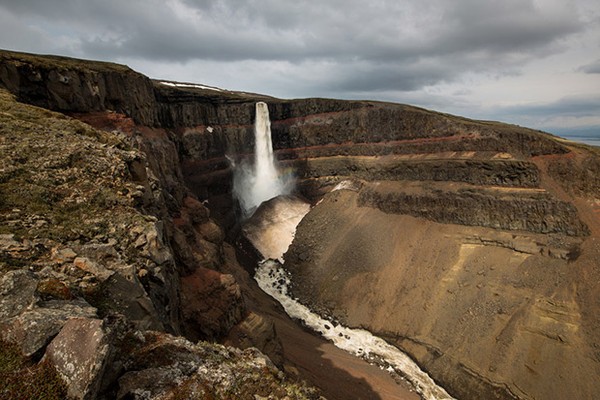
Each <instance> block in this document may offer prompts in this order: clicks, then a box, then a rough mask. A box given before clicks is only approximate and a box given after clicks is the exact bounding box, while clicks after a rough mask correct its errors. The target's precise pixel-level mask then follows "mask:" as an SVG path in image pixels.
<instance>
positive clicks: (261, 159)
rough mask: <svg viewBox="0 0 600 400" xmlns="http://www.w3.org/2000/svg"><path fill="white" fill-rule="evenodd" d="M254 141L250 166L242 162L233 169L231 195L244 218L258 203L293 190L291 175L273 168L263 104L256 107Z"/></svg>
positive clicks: (269, 128) (268, 130) (266, 117)
mask: <svg viewBox="0 0 600 400" xmlns="http://www.w3.org/2000/svg"><path fill="white" fill-rule="evenodd" d="M254 140H255V144H254V162H253V163H252V165H250V166H249V165H247V163H243V162H242V163H239V164H236V165H234V177H233V194H234V196H235V197H236V198H237V199H238V201H239V203H240V207H241V208H242V213H243V214H244V217H249V216H250V215H252V213H253V212H254V210H256V208H257V207H258V206H259V205H260V204H261V203H262V202H264V201H267V200H269V199H272V198H273V197H277V196H279V195H282V194H288V193H290V192H291V190H292V188H293V179H292V177H291V174H289V173H287V174H282V173H281V171H280V170H279V169H278V168H277V165H276V162H275V157H274V156H273V143H272V140H271V120H270V119H269V108H268V107H267V104H266V103H264V102H258V103H256V118H255V121H254Z"/></svg>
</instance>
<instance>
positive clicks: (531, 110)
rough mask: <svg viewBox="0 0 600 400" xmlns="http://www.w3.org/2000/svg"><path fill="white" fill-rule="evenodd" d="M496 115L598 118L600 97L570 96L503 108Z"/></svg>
mask: <svg viewBox="0 0 600 400" xmlns="http://www.w3.org/2000/svg"><path fill="white" fill-rule="evenodd" d="M496 113H497V114H498V115H513V116H514V115H519V116H530V117H557V116H561V117H596V116H598V115H600V95H597V96H570V97H564V98H562V99H559V100H557V101H553V102H550V103H544V104H531V105H527V104H525V105H519V106H511V107H503V108H500V109H498V110H497V111H496Z"/></svg>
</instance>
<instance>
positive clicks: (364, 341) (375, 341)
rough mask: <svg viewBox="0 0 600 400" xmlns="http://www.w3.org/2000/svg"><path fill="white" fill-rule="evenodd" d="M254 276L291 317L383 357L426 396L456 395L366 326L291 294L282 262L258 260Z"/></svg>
mask: <svg viewBox="0 0 600 400" xmlns="http://www.w3.org/2000/svg"><path fill="white" fill-rule="evenodd" d="M254 279H255V280H256V282H257V283H258V286H260V288H261V289H262V290H263V291H264V292H265V293H267V294H269V295H270V296H271V297H273V298H274V299H276V300H277V301H278V302H279V303H280V304H281V305H282V306H283V308H284V309H285V311H286V313H287V314H288V315H289V316H290V317H292V318H295V319H299V320H300V321H302V322H303V323H304V324H305V325H307V326H308V327H310V328H311V329H312V330H314V331H315V332H318V333H319V334H321V335H322V336H323V337H325V338H326V339H328V340H330V341H331V342H333V344H334V345H335V346H336V347H338V348H340V349H342V350H345V351H347V352H349V353H351V354H354V355H356V356H358V357H361V358H364V359H365V360H367V361H373V360H379V362H381V361H383V363H384V364H387V367H386V369H388V371H390V372H391V370H393V371H395V372H397V373H399V374H400V375H402V376H404V377H405V378H406V379H407V380H409V381H410V382H411V383H412V384H413V385H414V387H415V390H416V391H417V392H418V393H419V394H420V395H421V396H422V397H423V398H424V399H426V400H444V399H453V397H451V396H450V395H449V394H448V393H447V392H446V391H445V390H444V389H443V388H442V387H440V386H438V385H437V384H436V383H435V382H434V381H433V379H431V377H430V376H429V375H427V373H426V372H424V371H422V370H421V369H420V368H419V366H418V365H417V364H416V363H415V362H414V361H413V360H411V359H410V357H408V356H407V355H406V354H404V353H403V352H401V351H400V350H399V349H398V348H396V347H394V346H392V345H390V344H389V343H387V342H386V341H385V340H383V339H381V338H379V337H377V336H375V335H373V334H372V333H370V332H368V331H366V330H363V329H350V328H347V327H345V326H342V325H340V324H336V323H333V322H331V321H328V320H326V319H324V318H321V317H320V316H318V315H317V314H315V313H313V312H312V311H311V310H310V309H309V308H308V307H306V306H304V305H303V304H301V303H300V302H299V301H298V300H296V299H293V298H291V297H290V295H289V292H288V287H289V284H290V277H289V273H288V272H287V271H286V270H285V269H284V268H283V266H282V265H281V264H280V263H278V262H276V261H273V260H266V261H263V262H262V263H260V264H259V266H258V268H257V270H256V274H255V276H254Z"/></svg>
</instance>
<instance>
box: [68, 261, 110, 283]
mask: <svg viewBox="0 0 600 400" xmlns="http://www.w3.org/2000/svg"><path fill="white" fill-rule="evenodd" d="M73 265H75V266H76V267H77V268H79V269H80V270H82V271H85V272H87V273H90V274H92V275H94V276H95V277H96V278H98V280H100V281H101V282H104V281H105V280H107V279H108V278H110V277H111V276H112V275H113V274H114V272H113V271H111V270H108V269H106V268H105V267H103V266H102V265H100V264H98V263H96V262H94V261H92V260H90V259H88V258H85V257H77V258H75V260H74V261H73Z"/></svg>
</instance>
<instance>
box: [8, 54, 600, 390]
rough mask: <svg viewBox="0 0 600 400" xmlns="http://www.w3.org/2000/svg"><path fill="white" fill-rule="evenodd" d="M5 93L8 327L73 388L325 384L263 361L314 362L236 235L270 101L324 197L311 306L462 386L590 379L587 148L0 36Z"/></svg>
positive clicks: (303, 272) (306, 270)
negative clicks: (236, 186)
mask: <svg viewBox="0 0 600 400" xmlns="http://www.w3.org/2000/svg"><path fill="white" fill-rule="evenodd" d="M0 87H2V88H4V90H2V91H1V92H0V96H1V98H0V101H1V107H0V111H1V113H0V131H1V136H0V140H1V142H0V146H2V152H1V153H0V154H1V155H2V166H1V170H0V189H1V190H0V194H1V197H0V218H1V221H2V223H1V225H0V230H1V231H2V232H0V233H1V234H2V236H1V237H0V246H1V248H0V250H1V251H2V253H1V254H2V259H1V260H0V261H1V264H0V270H1V273H2V278H1V281H0V325H1V326H2V329H1V330H0V335H1V336H2V340H3V343H4V344H6V346H5V347H6V348H8V347H10V348H11V349H13V350H14V346H15V345H16V346H17V350H18V352H19V353H20V354H21V355H26V356H28V357H29V362H32V363H38V364H40V360H41V363H43V364H44V365H46V364H48V363H49V364H50V365H51V366H53V367H55V368H56V370H57V371H58V375H57V376H58V379H59V382H60V381H61V380H62V381H66V382H68V383H69V385H68V390H69V394H70V395H72V396H75V397H77V398H102V397H103V396H104V397H107V398H114V397H117V398H202V396H205V398H210V396H214V397H217V398H219V397H221V398H244V397H240V396H242V393H244V395H245V394H246V393H247V395H248V398H254V397H253V396H254V394H256V395H259V396H264V397H267V396H268V395H271V396H272V397H275V398H278V397H285V396H289V397H290V398H314V397H317V396H318V394H317V393H316V392H315V391H314V389H310V388H307V387H306V386H303V385H302V384H297V383H292V382H291V380H290V379H289V378H287V377H286V376H284V375H282V374H281V373H279V372H278V370H277V368H276V367H275V366H274V364H276V365H279V366H280V367H283V368H284V369H285V370H286V371H287V372H294V371H296V372H298V373H299V375H301V376H303V377H307V376H308V377H310V376H311V374H312V378H314V379H313V380H312V381H313V382H319V375H322V374H319V373H315V371H314V370H313V371H307V370H302V371H298V370H299V369H300V370H301V369H302V368H296V367H298V365H297V364H296V365H295V366H292V365H291V364H290V357H292V356H297V355H298V352H297V351H294V350H290V347H289V345H288V347H287V348H286V351H283V347H285V341H284V346H282V341H281V340H280V339H279V338H278V335H277V331H278V330H279V332H286V336H287V337H288V338H289V337H297V338H299V337H302V336H301V335H300V334H298V333H297V332H295V331H294V332H293V333H291V331H289V329H291V328H289V326H290V325H287V322H285V323H282V322H281V321H282V320H279V316H277V315H276V313H275V312H274V311H273V310H274V308H270V307H272V306H268V302H267V301H265V300H262V299H261V298H259V297H260V296H259V295H258V294H256V293H254V292H252V290H253V289H252V283H251V282H250V281H249V280H248V276H247V274H246V273H245V271H243V270H242V269H241V267H240V266H239V263H238V261H241V262H242V264H244V262H245V261H248V260H249V261H252V252H251V251H250V252H244V251H238V253H237V257H236V254H235V250H234V248H233V247H232V246H231V244H232V243H235V244H236V246H241V245H243V244H244V243H242V242H239V241H237V239H238V237H239V236H238V232H239V226H238V224H237V222H238V218H237V215H236V205H235V204H234V203H233V201H232V200H231V181H232V180H231V177H232V169H231V163H230V160H232V159H233V160H234V161H240V160H241V159H244V158H245V157H247V156H248V153H249V152H250V151H251V149H252V143H253V131H252V124H253V119H254V115H253V112H254V103H255V102H256V101H259V100H260V101H266V102H267V103H268V105H269V111H270V115H271V119H272V131H273V144H274V147H275V150H276V155H277V157H278V159H279V160H280V163H281V164H282V166H283V167H284V168H288V169H289V170H293V171H295V173H296V175H297V176H298V179H299V180H298V183H299V185H298V188H299V191H300V192H301V194H303V195H304V196H305V197H306V198H308V199H310V200H312V201H313V203H314V204H316V203H317V202H318V201H319V200H322V201H321V202H319V203H318V204H317V205H316V206H315V207H314V208H313V209H312V210H311V211H310V212H309V213H308V214H307V216H306V217H305V218H304V220H303V221H302V222H301V224H300V226H299V229H298V232H297V236H296V239H295V241H294V243H293V245H292V247H291V249H290V251H289V252H288V253H287V254H286V255H285V259H286V267H288V268H290V269H291V270H292V272H293V279H294V284H295V286H294V291H295V293H296V294H297V295H298V296H299V297H300V298H301V299H302V300H303V301H304V302H305V303H308V304H311V305H312V306H314V307H315V308H316V309H319V310H321V311H322V312H324V313H327V314H330V315H333V316H335V317H336V318H338V319H340V320H342V321H344V322H345V323H346V324H348V325H350V326H361V327H366V328H367V329H369V330H371V331H373V332H375V333H377V334H378V335H380V336H382V337H385V338H386V339H387V340H388V341H390V342H391V343H394V344H395V345H397V346H398V347H400V348H401V349H403V350H404V351H406V352H407V353H408V354H409V355H410V356H411V357H413V358H414V359H415V360H416V361H417V362H418V363H419V364H420V365H421V366H422V367H423V368H424V369H426V370H427V371H428V372H430V374H431V375H432V376H433V378H434V379H436V380H437V381H439V382H441V383H442V385H443V386H444V387H445V388H446V389H447V390H448V391H449V392H450V393H451V394H452V395H454V396H456V397H458V398H464V399H467V398H501V399H528V398H544V399H554V398H556V399H563V398H592V397H593V396H594V394H595V393H598V392H600V386H598V385H599V383H598V382H600V381H599V380H598V379H597V377H598V376H600V356H599V354H600V353H598V346H600V329H599V328H600V327H599V319H598V317H597V315H598V310H599V309H600V300H599V299H600V293H599V286H598V285H599V282H600V276H599V272H598V270H599V269H598V267H599V266H600V265H599V261H598V260H600V242H599V238H600V217H599V215H600V212H599V210H600V156H599V152H598V150H597V149H595V148H591V147H587V146H583V145H576V144H573V143H570V142H567V141H563V140H559V139H557V138H555V137H553V136H551V135H548V134H545V133H542V132H537V131H533V130H529V129H525V128H521V127H517V126H512V125H505V124H500V123H496V122H481V121H472V120H468V119H464V118H459V117H454V116H450V115H445V114H439V113H434V112H431V111H428V110H423V109H419V108H415V107H411V106H405V105H398V104H389V103H378V102H367V101H339V100H328V99H304V100H280V99H274V98H269V97H266V96H261V95H254V94H246V93H237V92H230V91H223V90H219V91H217V90H211V89H207V88H206V87H204V86H202V87H194V86H193V85H186V86H176V85H174V84H173V83H164V82H158V81H152V80H150V79H148V78H147V77H144V76H143V75H141V74H138V73H136V72H134V71H132V70H130V69H129V68H127V67H125V66H121V65H115V64H108V63H98V62H91V61H81V60H72V59H65V58H61V57H50V56H46V57H42V56H34V55H28V54H20V53H11V52H0ZM13 96H14V97H13ZM26 104H28V105H26ZM34 106H36V107H34ZM38 107H39V108H38ZM49 110H53V111H49ZM338 185H339V186H338ZM336 186H338V188H342V190H336V191H333V192H330V190H331V189H333V188H334V187H336ZM241 247H242V250H243V247H244V246H241ZM236 258H237V260H236ZM247 265H251V264H249V263H247ZM184 338H185V339H184ZM304 339H305V340H307V341H308V339H306V338H304ZM304 339H303V340H304ZM188 340H191V342H190V341H188ZM207 341H208V342H207ZM215 341H220V342H227V343H228V344H230V345H235V346H238V347H242V348H248V347H257V348H259V349H260V350H261V351H262V352H263V353H264V354H266V355H267V356H268V358H267V357H266V356H264V355H263V353H260V352H258V351H257V350H253V349H250V350H244V351H242V350H237V349H234V348H231V347H223V346H222V345H219V344H215V343H214V342H215ZM73 343H85V346H83V345H81V346H79V347H75V346H73ZM194 343H195V344H194ZM288 343H289V342H288ZM11 346H12V347H11ZM311 346H312V345H311ZM314 347H317V345H314ZM83 348H85V349H86V350H89V352H88V353H83V352H82V349H83ZM11 351H12V350H11ZM294 352H295V353H296V354H293V353H294ZM11 354H12V353H11ZM78 357H79V358H78ZM299 358H302V357H299ZM273 363H274V364H273ZM348 364H349V363H348ZM84 371H85V373H84ZM239 371H243V372H241V373H240V372H239ZM0 373H2V374H4V375H1V376H3V377H5V376H7V377H8V376H9V374H10V372H4V371H0ZM7 374H8V375H7ZM338 376H340V375H338ZM342 376H343V375H342ZM13 377H14V375H13ZM321 379H322V377H321ZM9 380H10V379H9ZM10 381H11V382H13V381H14V379H12V380H10ZM321 382H322V383H323V384H326V382H323V379H322V380H321ZM319 385H321V384H319ZM58 386H60V385H58ZM340 386H343V385H340ZM63 389H64V388H63ZM328 390H329V391H328V395H329V394H330V393H335V388H334V389H333V390H331V389H328ZM350 393H358V392H356V391H355V392H352V391H350ZM186 396H187V397H186ZM332 397H335V394H334V396H332ZM338 398H343V397H338Z"/></svg>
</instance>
